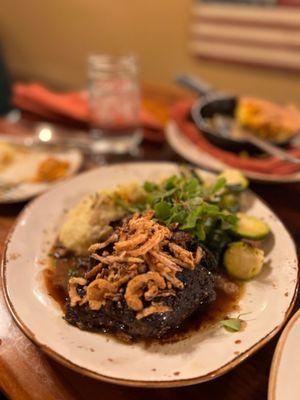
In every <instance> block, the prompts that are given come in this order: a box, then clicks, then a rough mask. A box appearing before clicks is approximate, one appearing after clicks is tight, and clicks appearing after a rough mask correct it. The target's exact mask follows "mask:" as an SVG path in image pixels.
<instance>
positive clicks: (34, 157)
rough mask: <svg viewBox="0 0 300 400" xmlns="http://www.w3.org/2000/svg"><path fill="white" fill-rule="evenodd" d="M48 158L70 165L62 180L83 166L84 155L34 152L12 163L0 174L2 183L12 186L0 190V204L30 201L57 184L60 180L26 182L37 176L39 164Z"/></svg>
mask: <svg viewBox="0 0 300 400" xmlns="http://www.w3.org/2000/svg"><path fill="white" fill-rule="evenodd" d="M48 157H55V158H57V159H59V160H62V161H67V162H68V163H69V169H68V171H67V174H66V176H65V177H64V178H62V179H66V178H69V177H70V176H72V175H74V174H75V173H76V172H77V171H78V170H79V168H80V166H81V164H82V155H81V153H80V151H78V150H69V151H64V152H62V151H61V152H45V151H32V152H30V153H29V154H28V155H26V157H24V158H21V159H20V160H18V162H15V163H12V165H9V166H8V167H7V168H6V169H5V170H3V171H1V172H0V182H6V183H8V184H11V185H12V187H11V188H9V189H7V190H0V204H7V203H18V202H21V201H26V200H29V199H31V198H32V197H35V196H37V195H39V194H41V193H43V192H44V191H46V190H47V189H49V188H50V187H52V186H53V185H55V184H57V183H58V180H57V181H53V182H37V183H30V182H26V181H28V180H30V178H31V177H33V176H34V175H35V174H36V171H37V168H38V166H39V164H40V163H41V162H42V161H43V160H45V159H47V158H48ZM62 179H60V180H62Z"/></svg>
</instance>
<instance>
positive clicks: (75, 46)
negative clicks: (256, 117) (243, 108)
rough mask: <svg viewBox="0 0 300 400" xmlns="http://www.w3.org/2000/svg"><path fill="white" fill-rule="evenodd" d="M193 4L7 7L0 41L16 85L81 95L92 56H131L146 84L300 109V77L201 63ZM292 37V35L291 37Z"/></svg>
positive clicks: (32, 0)
mask: <svg viewBox="0 0 300 400" xmlns="http://www.w3.org/2000/svg"><path fill="white" fill-rule="evenodd" d="M193 4H194V2H193V1H192V0H164V1H161V0H151V1H141V0H126V1H124V0H110V1H108V0H52V1H36V0H27V1H17V0H2V1H1V7H0V41H1V44H2V51H3V53H4V55H5V59H6V61H7V65H8V68H9V70H10V72H11V75H12V77H13V78H16V79H18V80H26V81H32V80H34V81H40V82H43V83H44V84H46V85H49V86H50V87H52V88H53V89H63V90H64V89H81V88H83V87H84V86H85V84H86V69H87V67H86V62H87V57H88V55H89V54H91V53H125V52H128V51H129V52H133V53H135V54H136V55H137V56H138V58H139V65H140V76H141V80H142V81H146V82H152V83H159V84H165V85H167V84H170V83H171V82H172V79H173V77H174V75H175V74H176V73H180V72H183V71H185V72H189V73H193V74H198V75H200V76H201V77H203V78H204V79H206V80H207V81H209V82H210V83H211V84H212V85H213V86H215V87H217V88H218V89H221V90H227V91H230V92H233V93H237V94H241V93H244V94H245V93H246V94H255V95H256V96H262V97H266V98H270V99H273V100H276V101H281V102H294V103H296V104H300V74H299V73H296V72H291V71H279V70H276V69H271V68H258V67H253V66H251V67H249V66H245V65H236V64H230V63H224V62H215V61H208V60H203V59H199V58H197V57H196V56H195V55H193V54H192V52H191V51H190V49H189V45H190V37H191V27H192V26H191V20H192V6H193ZM290 36H291V37H292V36H293V32H290Z"/></svg>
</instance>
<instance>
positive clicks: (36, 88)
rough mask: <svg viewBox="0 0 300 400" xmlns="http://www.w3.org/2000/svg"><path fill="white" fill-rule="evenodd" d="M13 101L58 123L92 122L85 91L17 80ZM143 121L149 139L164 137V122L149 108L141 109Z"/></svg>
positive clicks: (37, 114)
mask: <svg viewBox="0 0 300 400" xmlns="http://www.w3.org/2000/svg"><path fill="white" fill-rule="evenodd" d="M12 104H13V105H14V106H15V107H17V108H18V109H20V110H22V111H25V112H28V113H30V114H34V115H35V116H38V117H40V118H42V119H46V120H50V121H55V122H74V123H76V122H78V123H84V124H86V125H87V126H88V125H89V124H90V122H91V113H90V110H89V107H88V101H87V94H86V93H85V92H67V93H58V92H53V91H50V90H49V89H47V88H45V87H44V86H42V85H40V84H39V83H29V84H23V83H16V84H15V85H14V87H13V96H12ZM140 121H141V124H142V126H143V127H144V128H145V129H144V136H145V138H146V139H149V140H152V141H162V140H164V133H163V126H162V124H161V123H160V122H159V121H158V120H157V119H156V118H155V117H154V116H153V115H152V114H151V113H149V112H148V111H147V110H145V109H141V112H140Z"/></svg>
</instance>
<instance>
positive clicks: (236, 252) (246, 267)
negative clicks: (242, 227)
mask: <svg viewBox="0 0 300 400" xmlns="http://www.w3.org/2000/svg"><path fill="white" fill-rule="evenodd" d="M223 261H224V266H225V268H226V271H227V272H228V274H229V275H230V276H232V277H233V278H237V279H243V280H246V279H252V278H254V277H255V276H256V275H258V274H259V273H260V271H261V269H262V266H263V263H264V252H263V250H261V249H258V248H257V247H254V246H252V245H251V244H249V243H246V242H234V243H231V244H230V245H229V246H228V248H227V249H226V251H225V253H224V259H223Z"/></svg>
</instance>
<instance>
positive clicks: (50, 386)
mask: <svg viewBox="0 0 300 400" xmlns="http://www.w3.org/2000/svg"><path fill="white" fill-rule="evenodd" d="M186 96H189V95H188V94H187V93H184V92H181V91H177V90H175V89H172V90H171V89H166V88H161V87H159V88H157V87H153V86H149V85H148V86H146V87H145V91H144V98H145V104H146V106H147V107H148V108H149V109H151V111H152V112H154V113H155V114H156V115H157V117H158V118H159V119H160V120H162V121H165V120H166V119H167V109H168V107H169V106H170V105H171V104H173V103H174V102H176V101H177V100H178V99H181V98H183V97H186ZM139 157H140V158H141V159H143V160H170V161H179V162H181V161H182V159H180V157H178V156H177V155H176V154H175V153H174V152H173V151H172V150H171V149H170V147H169V146H168V145H167V144H159V145H158V144H157V145H154V144H149V143H145V144H143V146H142V149H141V154H140V156H139ZM127 160H128V158H127ZM110 161H111V162H117V161H126V160H125V159H124V158H123V159H122V160H119V159H116V158H111V159H110ZM252 189H253V190H254V191H255V192H257V193H258V194H259V195H260V196H261V197H263V198H264V200H265V201H266V202H267V203H268V204H269V205H270V207H271V208H272V209H273V210H274V211H275V212H276V213H277V214H278V216H279V217H280V218H281V219H282V221H283V222H284V223H285V224H286V226H287V228H288V229H289V231H290V232H291V234H292V235H293V237H294V239H295V241H296V244H297V248H298V251H299V249H300V218H299V204H300V183H299V184H287V185H262V184H253V185H252ZM21 209H22V205H14V206H1V207H0V242H1V247H3V243H4V240H5V237H6V235H7V233H8V231H9V230H10V228H11V227H12V225H13V223H14V220H15V219H16V216H17V215H18V213H19V212H20V211H21ZM20 267H22V266H20ZM297 303H298V304H297V305H298V306H299V299H298V302H297ZM277 339H278V336H277V337H276V338H274V339H273V340H272V341H271V342H270V343H269V344H268V345H266V346H265V347H264V348H263V349H262V350H260V351H259V352H258V353H256V354H255V355H254V356H253V357H251V358H249V359H248V360H246V361H244V362H243V363H242V364H241V365H240V366H238V367H237V368H235V369H234V370H233V371H231V372H229V373H228V374H226V375H225V376H223V377H221V378H218V379H216V380H215V381H211V382H207V383H203V384H200V385H195V386H190V387H185V388H175V389H136V388H128V387H122V386H116V385H112V384H108V383H103V382H100V381H96V380H93V379H90V378H86V377H84V376H81V375H79V374H77V373H75V372H73V371H71V370H69V369H67V368H65V367H62V366H61V365H59V364H57V363H56V362H54V361H53V360H51V359H49V358H48V357H47V356H46V355H44V354H43V353H42V352H41V351H40V350H39V349H38V348H37V347H36V346H35V345H34V344H32V343H31V342H30V341H29V340H28V339H27V338H26V337H25V336H24V335H23V333H22V332H21V331H20V330H19V329H18V327H17V326H16V324H15V323H14V322H13V320H12V318H11V316H10V314H9V312H8V310H7V308H6V305H5V302H4V299H3V295H2V291H1V290H0V387H1V389H2V391H3V392H4V393H6V395H7V396H8V397H9V398H11V399H13V400H27V399H33V400H70V399H74V400H75V399H76V400H77V399H78V400H79V399H80V400H87V399H89V400H90V399H93V400H97V399H102V400H110V399H111V400H127V399H130V400H140V399H143V400H148V399H149V400H156V399H157V400H158V399H159V400H163V399H168V400H179V399H189V400H193V399H195V400H196V399H197V400H199V399H201V400H209V399H210V400H263V399H266V398H267V387H268V375H269V370H270V365H271V360H272V355H273V351H274V348H275V345H276V342H277Z"/></svg>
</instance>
